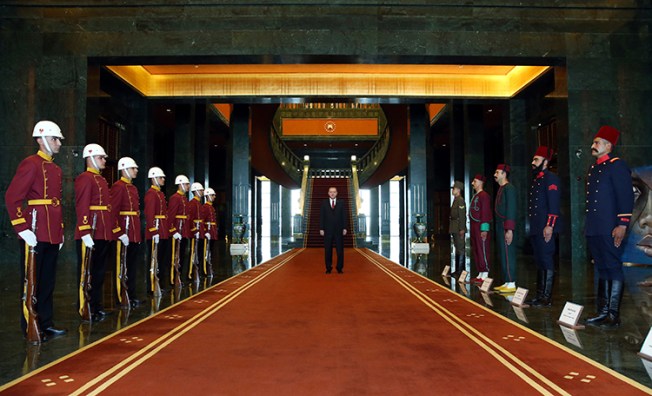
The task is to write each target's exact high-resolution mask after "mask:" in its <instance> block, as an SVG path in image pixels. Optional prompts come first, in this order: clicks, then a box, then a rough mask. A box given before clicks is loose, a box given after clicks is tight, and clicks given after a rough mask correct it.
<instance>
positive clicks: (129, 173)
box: [122, 169, 134, 181]
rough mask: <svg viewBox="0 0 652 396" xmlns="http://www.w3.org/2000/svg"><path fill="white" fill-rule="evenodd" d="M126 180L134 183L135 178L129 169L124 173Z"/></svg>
mask: <svg viewBox="0 0 652 396" xmlns="http://www.w3.org/2000/svg"><path fill="white" fill-rule="evenodd" d="M122 174H123V175H124V177H125V178H127V179H129V181H132V180H133V179H134V178H133V177H131V172H129V169H125V170H124V172H123V173H122Z"/></svg>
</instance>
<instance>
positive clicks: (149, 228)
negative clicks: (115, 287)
mask: <svg viewBox="0 0 652 396" xmlns="http://www.w3.org/2000/svg"><path fill="white" fill-rule="evenodd" d="M147 177H148V178H149V179H150V181H151V182H152V186H151V187H150V188H149V190H147V192H146V193H145V239H146V240H147V257H148V260H147V263H148V266H147V274H148V276H147V277H146V278H147V290H148V293H153V292H154V290H153V289H152V279H153V277H154V276H155V275H156V274H153V273H151V272H150V266H149V263H150V262H151V258H152V250H153V248H154V244H158V256H157V258H158V264H159V266H158V269H159V274H158V275H159V282H160V284H161V288H162V289H165V288H166V285H168V284H169V283H170V266H169V265H167V264H168V263H169V257H168V254H169V253H168V250H169V247H168V244H169V241H168V238H169V237H170V227H169V225H168V216H167V211H168V204H167V201H166V199H165V194H163V192H162V191H161V188H162V187H163V186H164V185H165V173H163V170H162V169H161V168H158V167H152V168H150V169H149V172H148V173H147Z"/></svg>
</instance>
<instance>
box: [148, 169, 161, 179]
mask: <svg viewBox="0 0 652 396" xmlns="http://www.w3.org/2000/svg"><path fill="white" fill-rule="evenodd" d="M147 177H148V178H150V179H151V178H152V177H165V173H163V169H161V168H159V167H157V166H153V167H151V168H149V172H147Z"/></svg>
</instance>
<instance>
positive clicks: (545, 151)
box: [534, 146, 554, 161]
mask: <svg viewBox="0 0 652 396" xmlns="http://www.w3.org/2000/svg"><path fill="white" fill-rule="evenodd" d="M553 153H554V151H552V149H551V148H549V147H546V146H539V148H538V149H537V152H536V153H534V156H535V157H543V158H545V159H547V160H548V161H550V160H552V154H553Z"/></svg>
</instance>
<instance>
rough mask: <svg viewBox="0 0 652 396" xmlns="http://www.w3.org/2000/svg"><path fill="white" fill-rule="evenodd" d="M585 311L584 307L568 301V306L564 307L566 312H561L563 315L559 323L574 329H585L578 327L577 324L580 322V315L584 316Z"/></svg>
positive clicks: (560, 316)
mask: <svg viewBox="0 0 652 396" xmlns="http://www.w3.org/2000/svg"><path fill="white" fill-rule="evenodd" d="M583 309H584V306H582V305H579V304H574V303H572V302H569V301H567V302H566V305H564V310H563V311H561V315H559V320H558V321H557V323H559V324H562V325H564V326H570V327H573V328H584V326H582V325H579V326H578V324H577V322H578V321H579V320H580V315H582V310H583Z"/></svg>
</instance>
